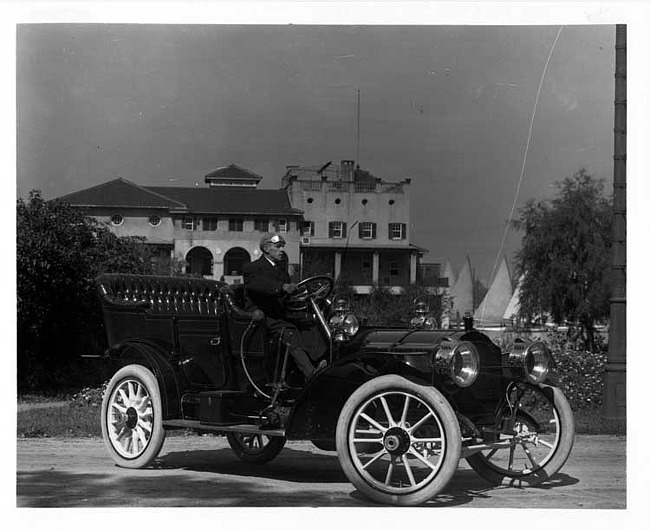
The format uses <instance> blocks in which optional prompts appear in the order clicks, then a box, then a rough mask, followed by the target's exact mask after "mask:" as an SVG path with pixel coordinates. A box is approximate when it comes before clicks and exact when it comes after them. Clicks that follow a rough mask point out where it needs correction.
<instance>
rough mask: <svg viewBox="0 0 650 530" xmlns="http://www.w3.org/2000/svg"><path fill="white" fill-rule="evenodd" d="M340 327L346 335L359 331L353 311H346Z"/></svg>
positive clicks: (349, 335) (350, 335)
mask: <svg viewBox="0 0 650 530" xmlns="http://www.w3.org/2000/svg"><path fill="white" fill-rule="evenodd" d="M342 327H343V333H345V334H346V335H347V336H348V337H352V336H353V335H355V334H356V332H357V331H359V319H358V318H357V317H356V316H355V315H354V314H353V313H348V314H347V315H345V318H344V319H343V324H342Z"/></svg>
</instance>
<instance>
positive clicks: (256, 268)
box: [244, 256, 291, 319]
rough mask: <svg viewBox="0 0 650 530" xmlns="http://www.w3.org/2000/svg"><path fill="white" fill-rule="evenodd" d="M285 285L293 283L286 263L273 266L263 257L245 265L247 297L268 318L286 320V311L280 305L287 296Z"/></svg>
mask: <svg viewBox="0 0 650 530" xmlns="http://www.w3.org/2000/svg"><path fill="white" fill-rule="evenodd" d="M285 283H291V278H290V277H289V273H288V272H287V262H286V261H283V262H280V263H276V264H275V265H271V262H270V261H269V260H268V259H266V258H265V257H264V256H262V257H261V258H260V259H258V260H256V261H253V262H251V263H248V264H246V265H244V284H245V286H246V296H247V298H248V299H249V300H250V303H251V304H253V305H254V306H255V307H256V308H257V309H261V310H262V311H263V312H264V314H265V315H266V316H267V317H271V318H280V319H284V318H286V311H285V310H284V307H283V306H282V304H281V303H280V299H281V298H282V297H283V296H284V294H285V292H284V291H283V290H282V286H283V285H284V284H285ZM248 309H249V310H250V309H253V308H251V307H249V308H248Z"/></svg>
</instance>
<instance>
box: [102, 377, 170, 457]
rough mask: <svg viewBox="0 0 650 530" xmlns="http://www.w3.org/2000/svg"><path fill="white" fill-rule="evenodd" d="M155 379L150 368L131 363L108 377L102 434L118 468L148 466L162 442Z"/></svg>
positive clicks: (163, 432) (158, 392)
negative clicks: (110, 377) (109, 378)
mask: <svg viewBox="0 0 650 530" xmlns="http://www.w3.org/2000/svg"><path fill="white" fill-rule="evenodd" d="M162 420H163V416H162V402H161V399H160V389H159V388H158V382H157V381H156V378H155V377H154V375H153V374H152V373H151V371H150V370H148V369H147V368H145V367H144V366H140V365H137V364H132V365H129V366H125V367H124V368H122V369H121V370H119V371H118V372H117V373H116V374H115V375H114V376H113V378H112V379H111V381H110V383H109V384H108V387H107V388H106V393H105V394H104V399H103V400H102V412H101V424H102V437H103V439H104V443H105V444H106V447H107V448H108V453H109V454H110V455H111V458H112V459H113V460H114V461H115V463H116V464H117V465H118V466H120V467H128V468H132V469H139V468H142V467H146V466H148V465H149V464H150V463H151V462H153V460H154V459H155V458H156V457H157V456H158V453H160V449H161V448H162V445H163V442H164V441H165V429H163V426H162Z"/></svg>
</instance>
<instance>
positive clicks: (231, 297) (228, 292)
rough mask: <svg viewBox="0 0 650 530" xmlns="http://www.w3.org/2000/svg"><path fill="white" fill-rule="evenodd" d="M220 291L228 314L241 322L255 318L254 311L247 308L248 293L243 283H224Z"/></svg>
mask: <svg viewBox="0 0 650 530" xmlns="http://www.w3.org/2000/svg"><path fill="white" fill-rule="evenodd" d="M220 293H221V296H222V298H223V301H224V304H225V306H226V309H227V311H228V316H230V317H232V318H233V319H234V320H236V321H239V322H248V321H250V320H251V319H252V318H253V312H252V311H246V309H245V307H246V295H245V292H244V286H243V285H242V284H234V285H224V286H223V287H221V289H220Z"/></svg>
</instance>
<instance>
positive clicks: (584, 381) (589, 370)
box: [542, 331, 607, 410]
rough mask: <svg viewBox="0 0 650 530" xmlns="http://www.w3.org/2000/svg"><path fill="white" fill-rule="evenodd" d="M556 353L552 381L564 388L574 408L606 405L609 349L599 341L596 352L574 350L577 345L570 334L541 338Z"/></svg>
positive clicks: (556, 332)
mask: <svg viewBox="0 0 650 530" xmlns="http://www.w3.org/2000/svg"><path fill="white" fill-rule="evenodd" d="M542 342H544V343H545V344H546V345H547V346H548V347H549V349H550V350H551V353H552V354H553V358H554V359H555V362H556V367H555V368H554V369H553V371H552V373H551V378H552V380H553V381H554V382H555V383H556V384H557V385H558V386H559V387H560V388H561V389H562V391H563V392H564V394H565V395H566V397H567V399H568V400H569V403H570V404H571V408H572V409H574V410H577V409H586V408H595V407H600V406H602V404H603V386H604V376H605V365H606V364H607V352H606V348H605V347H603V345H602V339H601V340H600V342H599V347H598V350H597V351H587V350H584V349H580V350H578V349H573V347H575V345H576V343H575V341H574V340H573V338H572V336H571V334H568V333H565V332H560V331H553V332H551V333H549V334H548V336H547V337H545V338H543V339H542Z"/></svg>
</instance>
